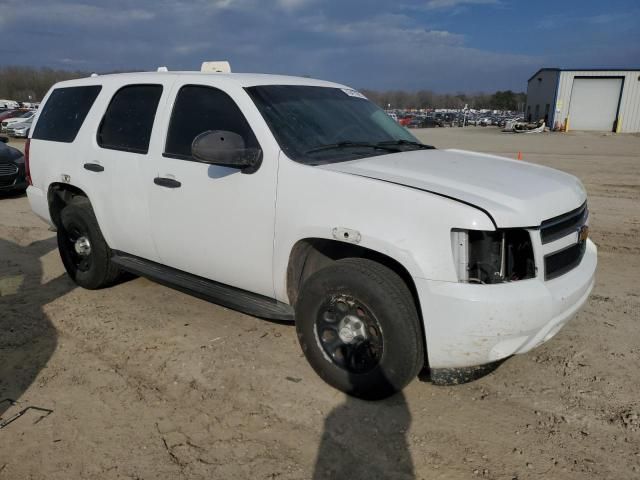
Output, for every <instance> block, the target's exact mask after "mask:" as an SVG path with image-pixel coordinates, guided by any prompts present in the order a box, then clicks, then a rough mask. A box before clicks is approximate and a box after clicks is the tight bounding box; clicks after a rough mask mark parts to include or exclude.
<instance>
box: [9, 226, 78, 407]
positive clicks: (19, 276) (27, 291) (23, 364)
mask: <svg viewBox="0 0 640 480" xmlns="http://www.w3.org/2000/svg"><path fill="white" fill-rule="evenodd" d="M55 248H56V241H55V238H49V239H46V240H40V241H37V242H33V243H32V244H30V245H29V246H26V247H23V246H20V245H18V244H17V243H14V242H11V241H8V240H6V239H1V238H0V400H2V399H4V398H11V399H14V400H18V399H19V398H20V397H21V396H22V395H23V394H24V392H25V391H26V390H27V388H29V386H30V385H31V384H32V383H33V382H34V380H35V379H36V378H37V376H38V374H39V373H40V372H41V371H42V369H43V368H45V366H46V365H47V363H48V362H49V359H50V358H51V356H52V355H53V352H54V351H55V349H56V345H57V332H56V329H55V327H54V326H53V325H52V323H51V321H50V320H49V318H48V317H47V315H46V314H45V313H44V309H43V307H44V306H45V305H47V304H48V303H50V302H52V301H54V300H55V299H56V298H59V297H61V296H63V295H65V294H66V293H67V292H69V291H71V290H73V288H74V287H75V284H74V283H73V282H72V281H71V280H70V279H69V277H67V275H64V274H63V275H61V276H59V277H57V278H55V279H53V280H50V281H47V282H46V283H45V284H42V277H43V270H42V263H41V261H40V258H41V257H42V256H43V255H45V254H47V253H49V252H51V251H52V250H54V249H55ZM9 407H10V405H9V403H7V402H4V403H2V404H0V415H2V414H3V413H4V412H5V411H6V410H7V408H9Z"/></svg>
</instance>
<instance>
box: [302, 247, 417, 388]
mask: <svg viewBox="0 0 640 480" xmlns="http://www.w3.org/2000/svg"><path fill="white" fill-rule="evenodd" d="M327 319H328V320H327ZM333 322H335V323H333ZM345 322H346V323H345ZM359 322H360V323H359ZM345 324H347V327H348V328H347V330H344V325H345ZM353 325H355V326H356V327H357V328H359V329H360V330H357V329H353ZM350 329H351V330H350ZM296 330H297V333H298V339H299V341H300V346H301V347H302V350H303V352H304V354H305V356H306V357H307V360H308V361H309V363H310V364H311V366H312V367H313V369H314V370H315V371H316V373H317V374H318V375H319V376H320V377H321V378H322V379H323V380H324V381H325V382H327V383H328V384H329V385H332V386H333V387H335V388H337V389H338V390H341V391H343V392H345V393H347V394H349V395H352V396H355V397H359V398H363V399H367V400H376V399H382V398H386V397H388V396H390V395H393V394H394V393H396V392H398V391H400V390H402V389H403V388H404V387H405V386H406V385H407V384H408V383H410V382H411V381H412V380H413V379H414V378H415V377H416V376H417V375H418V373H419V372H420V370H421V369H422V367H423V366H424V355H425V353H424V348H423V341H422V329H421V328H420V325H419V317H418V312H417V311H416V305H415V302H414V301H413V297H412V295H411V293H410V291H409V289H408V288H407V286H406V284H405V283H404V281H403V280H402V279H401V278H400V277H399V276H398V275H397V274H396V273H395V272H393V271H392V270H390V269H389V268H387V267H385V266H383V265H381V264H379V263H376V262H373V261H371V260H366V259H362V258H348V259H343V260H338V261H336V262H334V263H333V264H331V265H330V266H328V267H325V268H323V269H322V270H319V271H318V272H316V273H314V274H313V275H311V276H310V277H309V279H307V281H305V282H304V285H303V286H302V289H301V292H300V295H299V297H298V301H297V302H296ZM344 332H346V333H347V335H343V333H344ZM354 332H355V333H354ZM336 335H337V338H336ZM363 335H366V337H365V336H363ZM345 338H346V341H347V342H349V343H344V342H343V340H344V339H345ZM358 342H359V343H358ZM336 344H337V345H338V346H337V347H336V348H335V349H334V345H336Z"/></svg>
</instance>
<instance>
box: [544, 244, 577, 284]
mask: <svg viewBox="0 0 640 480" xmlns="http://www.w3.org/2000/svg"><path fill="white" fill-rule="evenodd" d="M586 248H587V242H586V240H585V241H582V242H580V243H576V244H575V245H571V246H570V247H567V248H565V249H563V250H560V251H558V252H555V253H552V254H550V255H547V256H545V257H544V279H545V280H552V279H554V278H556V277H559V276H560V275H564V274H565V273H567V272H568V271H570V270H573V269H574V268H576V267H577V266H578V265H579V264H580V262H581V261H582V257H583V256H584V252H585V250H586Z"/></svg>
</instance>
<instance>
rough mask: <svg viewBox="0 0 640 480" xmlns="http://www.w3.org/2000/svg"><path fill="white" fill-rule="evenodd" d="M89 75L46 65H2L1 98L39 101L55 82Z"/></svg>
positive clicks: (0, 79) (0, 76)
mask: <svg viewBox="0 0 640 480" xmlns="http://www.w3.org/2000/svg"><path fill="white" fill-rule="evenodd" d="M89 75H90V73H87V72H80V71H69V70H55V69H52V68H46V67H43V68H33V67H17V66H16V67H0V99H5V100H16V101H18V102H39V101H40V100H42V97H44V95H45V94H46V93H47V91H48V90H49V88H51V85H53V84H54V83H56V82H61V81H62V80H71V79H73V78H82V77H87V76H89Z"/></svg>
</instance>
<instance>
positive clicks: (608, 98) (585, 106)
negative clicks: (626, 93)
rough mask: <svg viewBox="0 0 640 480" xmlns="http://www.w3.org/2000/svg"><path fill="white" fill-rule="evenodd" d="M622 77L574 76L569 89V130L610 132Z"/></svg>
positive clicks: (616, 108) (614, 117)
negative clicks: (571, 86)
mask: <svg viewBox="0 0 640 480" xmlns="http://www.w3.org/2000/svg"><path fill="white" fill-rule="evenodd" d="M621 89H622V78H575V79H574V80H573V89H572V90H571V104H570V107H569V127H570V128H571V130H597V131H603V132H611V131H612V130H613V123H614V122H615V120H616V115H617V113H618V102H619V101H620V91H621Z"/></svg>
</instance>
